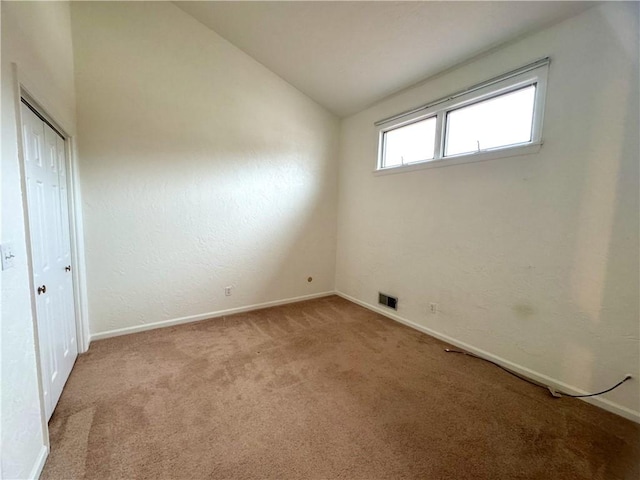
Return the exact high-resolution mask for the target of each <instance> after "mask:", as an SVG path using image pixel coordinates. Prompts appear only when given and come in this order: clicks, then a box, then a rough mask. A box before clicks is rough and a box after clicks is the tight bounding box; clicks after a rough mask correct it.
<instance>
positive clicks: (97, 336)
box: [91, 291, 336, 341]
mask: <svg viewBox="0 0 640 480" xmlns="http://www.w3.org/2000/svg"><path fill="white" fill-rule="evenodd" d="M335 294H336V292H335V291H329V292H321V293H313V294H311V295H302V296H300V297H292V298H285V299H282V300H274V301H271V302H264V303H256V304H254V305H247V306H244V307H236V308H229V309H226V310H218V311H215V312H208V313H200V314H198V315H189V316H186V317H180V318H173V319H170V320H161V321H159V322H153V323H145V324H142V325H135V326H133V327H124V328H117V329H115V330H108V331H106V332H98V333H93V334H91V341H94V340H102V339H105V338H111V337H119V336H120V335H128V334H130V333H138V332H144V331H147V330H155V329H156V328H163V327H171V326H173V325H181V324H183V323H191V322H199V321H201V320H209V319H212V318H219V317H224V316H225V315H233V314H235V313H244V312H250V311H252V310H260V309H261V308H268V307H277V306H279V305H287V304H289V303H297V302H304V301H305V300H313V299H314V298H322V297H328V296H330V295H335Z"/></svg>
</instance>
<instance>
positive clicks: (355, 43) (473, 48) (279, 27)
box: [175, 1, 594, 116]
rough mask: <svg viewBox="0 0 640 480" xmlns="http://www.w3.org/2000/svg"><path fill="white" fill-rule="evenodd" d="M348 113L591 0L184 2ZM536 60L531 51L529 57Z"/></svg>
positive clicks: (276, 69) (197, 14) (318, 99)
mask: <svg viewBox="0 0 640 480" xmlns="http://www.w3.org/2000/svg"><path fill="white" fill-rule="evenodd" d="M175 3H176V5H177V6H178V7H180V8H181V9H182V10H184V11H185V12H187V13H188V14H190V15H192V16H193V17H195V18H196V19H197V20H199V21H200V22H202V23H203V24H204V25H206V26H208V27H209V28H211V29H212V30H214V31H215V32H217V33H218V34H219V35H221V36H223V37H224V38H226V39H227V40H228V41H230V42H231V43H233V44H234V45H236V46H237V47H238V48H240V49H242V50H243V51H244V52H246V53H247V54H249V55H251V56H252V57H253V58H255V59H256V60H257V61H259V62H260V63H262V64H263V65H265V66H266V67H267V68H269V69H270V70H272V71H273V72H275V73H276V74H278V75H279V76H280V77H282V78H283V79H285V80H286V81H288V82H289V83H291V84H292V85H294V86H295V87H297V88H298V89H299V90H301V91H302V92H304V93H305V94H307V95H308V96H309V97H311V98H312V99H314V100H315V101H316V102H318V103H319V104H321V105H323V106H324V107H326V108H327V109H329V110H330V111H332V112H334V113H335V114H337V115H339V116H346V115H349V114H352V113H355V112H358V111H360V110H362V109H363V108H365V107H367V106H368V105H370V104H372V103H374V102H376V101H377V100H380V99H381V98H383V97H385V96H387V95H389V94H391V93H393V92H395V91H398V90H401V89H403V88H405V87H407V86H409V85H412V84H414V83H416V82H418V81H420V80H422V79H424V78H427V77H429V76H431V75H434V74H436V73H439V72H441V71H443V70H445V69H447V68H449V67H451V66H453V65H455V64H457V63H460V62H462V61H464V60H467V59H469V58H471V57H473V56H475V55H477V54H479V53H481V52H483V51H486V50H488V49H490V48H492V47H495V46H496V45H499V44H501V43H504V42H507V41H509V40H512V39H514V38H517V37H519V36H521V35H524V34H526V33H529V32H532V31H535V30H538V29H540V28H543V27H544V26H546V25H549V24H551V23H554V22H557V21H560V20H563V19H565V18H569V17H571V16H573V15H576V14H577V13H579V12H581V11H583V10H585V9H587V8H589V7H591V6H593V5H594V3H590V2H573V1H570V2H535V1H532V2H482V1H476V2H427V1H422V2H361V1H352V2H321V1H320V2H306V1H300V2H240V1H232V2H209V1H197V2H182V1H181V2H175ZM525 60H529V59H525Z"/></svg>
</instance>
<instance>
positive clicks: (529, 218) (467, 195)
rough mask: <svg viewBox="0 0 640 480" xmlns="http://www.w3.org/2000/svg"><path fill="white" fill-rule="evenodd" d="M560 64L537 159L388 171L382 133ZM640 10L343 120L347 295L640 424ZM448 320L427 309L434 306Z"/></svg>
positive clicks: (575, 26)
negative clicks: (443, 104) (484, 88)
mask: <svg viewBox="0 0 640 480" xmlns="http://www.w3.org/2000/svg"><path fill="white" fill-rule="evenodd" d="M547 55H549V56H551V58H552V63H551V68H550V73H549V84H548V91H547V107H546V117H545V123H544V130H543V138H544V141H545V144H544V146H543V147H542V149H541V151H540V152H539V153H537V154H533V155H527V156H519V157H511V158H504V159H499V160H492V161H486V162H480V163H471V164H464V165H456V166H448V167H443V168H435V169H427V170H421V171H413V172H407V173H402V174H396V175H385V176H374V175H372V171H373V169H374V166H375V159H376V148H377V145H376V131H375V127H374V126H373V123H374V122H375V121H377V120H381V119H383V118H385V117H388V116H390V115H393V114H396V113H399V112H402V111H404V110H407V109H409V108H411V107H415V106H418V105H421V104H424V103H427V102H429V101H431V100H435V99H438V98H440V97H443V96H445V95H446V94H449V93H453V92H455V91H457V90H460V89H462V88H465V87H468V86H471V85H473V84H474V83H478V82H480V81H482V80H485V79H488V78H491V77H493V76H496V75H498V74H501V73H504V72H506V71H509V70H511V69H514V68H517V67H519V66H522V65H524V64H526V63H528V62H531V61H533V60H536V59H538V58H541V57H544V56H547ZM638 84H639V79H638V4H637V3H610V4H605V5H602V6H598V7H595V8H592V9H590V10H588V11H586V12H585V13H583V14H581V15H579V16H577V17H574V18H572V19H569V20H567V21H565V22H563V23H561V24H557V25H555V26H552V27H550V28H548V29H547V30H545V31H542V32H540V33H537V34H535V35H532V36H530V37H527V38H525V39H521V40H520V41H518V42H516V43H513V44H511V45H509V46H506V47H504V48H501V49H499V50H497V51H494V52H493V53H491V54H489V55H485V56H483V57H482V58H479V59H477V60H475V61H473V62H470V63H467V64H465V65H463V66H460V67H459V68H457V69H455V70H453V71H450V72H447V73H445V74H442V75H440V76H438V77H436V78H433V79H430V80H428V81H426V82H424V83H423V84H421V85H418V86H416V87H414V88H411V89H408V90H406V91H403V92H401V93H400V94H397V95H394V96H392V97H390V98H388V99H386V100H385V101H383V102H381V103H379V104H377V105H375V106H373V107H371V108H369V109H367V110H365V111H363V112H360V113H359V114H357V115H354V116H352V117H349V118H347V119H345V120H343V122H342V142H341V157H340V186H339V199H340V201H339V216H338V255H337V265H338V267H337V281H336V287H337V290H338V291H340V292H342V293H344V294H347V295H349V296H351V297H353V298H355V299H357V300H358V301H361V302H365V303H367V304H370V305H376V304H377V292H378V291H382V292H388V293H390V294H394V295H398V296H399V311H398V315H399V316H400V317H401V318H402V319H404V320H406V321H410V322H413V323H414V324H417V325H419V326H421V327H424V328H427V329H431V330H432V331H434V332H436V333H437V334H439V335H444V336H448V337H450V338H452V339H454V340H455V341H457V342H463V343H466V344H468V345H470V346H472V347H474V348H476V349H480V350H483V351H485V352H487V353H488V354H490V355H493V356H495V357H499V358H502V359H504V360H506V361H508V362H512V363H514V364H516V365H519V366H520V367H523V368H524V369H530V370H531V371H533V372H534V373H537V374H540V375H544V376H547V377H550V378H551V379H553V380H554V381H557V382H563V383H564V384H566V385H569V386H572V387H575V388H577V389H582V390H586V391H597V390H601V389H603V388H606V387H609V386H610V385H612V384H613V383H615V382H617V381H618V380H620V379H621V378H622V377H623V376H624V374H626V373H632V374H634V375H635V377H636V378H635V379H634V380H632V381H631V382H627V383H626V384H624V385H623V386H622V387H620V388H619V389H617V390H615V391H614V392H611V393H609V394H607V395H606V396H605V397H603V398H604V399H605V402H610V403H607V404H605V406H607V407H608V408H611V409H613V410H615V411H618V412H619V413H622V414H625V415H627V416H630V417H635V418H636V420H638V419H640V417H638V412H639V411H640V389H639V387H638V386H639V384H640V383H639V380H640V371H639V365H640V357H639V329H640V324H639V320H638V319H639V312H638V291H639V281H638V261H639V258H638V257H639V255H638V249H639V246H638V245H639V239H638V217H639V215H638V176H639V172H638V165H639V161H638V158H639V152H638V130H639V124H638V117H639V112H638V105H639V98H638ZM430 302H436V303H438V304H439V307H440V313H438V314H436V315H432V314H428V313H427V311H428V304H429V303H430Z"/></svg>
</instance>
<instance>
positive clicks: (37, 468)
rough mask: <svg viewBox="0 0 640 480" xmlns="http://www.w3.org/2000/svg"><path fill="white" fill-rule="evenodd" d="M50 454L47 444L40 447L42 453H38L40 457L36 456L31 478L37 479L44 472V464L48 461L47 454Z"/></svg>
mask: <svg viewBox="0 0 640 480" xmlns="http://www.w3.org/2000/svg"><path fill="white" fill-rule="evenodd" d="M48 455H49V449H48V448H47V446H46V445H43V446H42V448H41V449H40V453H39V454H38V458H36V463H34V464H33V468H32V469H31V473H30V474H29V478H30V479H34V480H37V479H38V478H40V474H41V473H42V469H43V468H44V464H45V462H46V461H47V456H48Z"/></svg>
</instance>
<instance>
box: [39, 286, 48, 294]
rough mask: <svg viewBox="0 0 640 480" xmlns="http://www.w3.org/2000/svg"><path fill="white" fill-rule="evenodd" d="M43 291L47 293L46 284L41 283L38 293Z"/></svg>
mask: <svg viewBox="0 0 640 480" xmlns="http://www.w3.org/2000/svg"><path fill="white" fill-rule="evenodd" d="M43 293H47V286H46V285H42V286H41V287H38V295H42V294H43Z"/></svg>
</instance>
